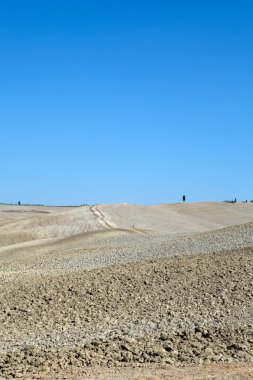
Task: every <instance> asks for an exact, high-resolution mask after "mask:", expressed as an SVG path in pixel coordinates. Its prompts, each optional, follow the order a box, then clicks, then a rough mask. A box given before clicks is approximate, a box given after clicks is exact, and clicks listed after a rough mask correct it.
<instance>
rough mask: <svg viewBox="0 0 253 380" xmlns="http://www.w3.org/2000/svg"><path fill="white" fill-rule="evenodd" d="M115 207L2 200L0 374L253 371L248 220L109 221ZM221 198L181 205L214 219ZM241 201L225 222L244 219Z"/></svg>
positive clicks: (234, 375)
mask: <svg viewBox="0 0 253 380" xmlns="http://www.w3.org/2000/svg"><path fill="white" fill-rule="evenodd" d="M123 206H124V207H125V208H127V206H125V205H123ZM123 206H117V207H116V206H115V207H114V208H112V211H111V207H112V206H110V207H109V206H108V207H107V206H103V207H102V208H101V206H94V207H96V208H95V209H94V210H90V208H85V210H84V211H83V210H82V209H81V208H80V209H76V210H74V209H73V210H72V209H70V210H67V211H66V212H65V211H64V210H60V212H59V210H58V209H56V210H54V209H51V208H47V209H45V210H41V209H40V208H38V210H37V209H36V210H35V209H32V210H30V209H29V208H27V210H26V209H25V212H26V213H25V216H24V210H23V209H22V213H21V212H18V210H16V209H15V210H16V211H15V210H14V211H15V213H16V214H17V215H16V214H15V213H14V212H13V210H9V209H8V208H6V207H7V206H6V207H5V208H4V210H3V212H2V216H1V217H2V219H0V220H1V223H2V227H1V231H0V380H2V379H11V378H20V379H26V380H28V379H41V380H46V379H47V380H53V379H61V380H63V379H68V380H70V379H86V378H87V379H92V380H109V379H114V380H120V379H123V380H124V379H125V380H126V379H136V380H144V379H147V380H168V379H185V380H193V379H226V380H228V379H229V380H235V379H238V380H239V379H251V378H253V223H246V224H239V225H233V220H231V223H230V224H231V225H230V226H229V227H227V228H219V229H211V230H208V231H204V232H203V231H202V232H194V233H193V232H190V230H189V231H188V232H180V233H178V232H170V233H165V232H162V233H161V232H159V231H156V232H154V231H152V232H151V231H149V230H147V229H145V228H140V226H139V227H138V228H137V227H136V226H134V227H133V228H127V229H122V228H111V227H110V226H111V225H112V224H113V219H112V215H113V216H114V218H115V220H116V221H118V222H119V221H121V219H120V218H122V212H123V211H122V210H121V209H122V207H123ZM225 206H226V207H227V205H225ZM225 206H224V205H220V204H217V205H216V206H215V207H216V208H214V209H212V205H209V204H208V205H205V207H204V206H202V205H197V206H196V207H195V206H194V205H193V206H192V207H193V211H194V213H195V214H194V215H193V214H192V212H193V211H192V210H191V209H189V208H188V209H189V210H188V209H187V210H186V211H187V213H189V212H191V215H190V216H189V218H195V219H196V217H197V216H198V217H199V215H200V213H201V215H202V217H203V216H204V217H207V219H208V218H209V219H210V218H211V219H212V223H214V222H215V225H216V224H217V221H218V220H219V219H220V214H219V213H218V214H217V210H216V209H219V210H223V209H224V207H225ZM239 206H240V205H239ZM239 206H238V207H239ZM124 207H123V208H124ZM164 207H165V206H163V208H162V210H163V209H164ZM178 207H179V206H177V212H179V211H180V213H181V212H186V211H185V209H184V208H182V207H183V206H182V207H181V206H180V207H181V208H180V209H179V210H178ZM203 207H204V208H203ZM206 207H208V213H207V212H206V211H205V208H206ZM240 207H241V208H240ZM240 207H239V208H237V209H236V210H235V209H230V208H229V210H228V211H227V212H228V214H227V221H226V223H228V219H229V217H228V215H229V213H231V215H235V214H236V215H237V214H238V215H237V217H236V218H237V219H236V220H239V219H242V220H244V221H245V218H246V216H247V218H249V219H250V218H252V216H251V213H250V211H251V209H250V208H247V209H246V206H245V205H242V206H240ZM128 208H129V207H128ZM128 208H127V209H128ZM181 209H182V210H181ZM242 209H243V213H244V214H243V215H242ZM101 210H102V212H101ZM108 210H109V211H110V212H111V214H110V215H111V216H110V215H109V216H108V215H107V214H108V212H109V211H108ZM119 210H120V211H119ZM35 211H36V212H35ZM128 211H129V210H128ZM151 211H152V210H148V211H147V210H146V209H145V208H144V210H142V212H144V213H146V212H148V213H151ZM158 211H159V207H156V209H155V212H156V214H155V215H156V218H157V224H156V225H157V226H158V224H159V223H160V224H159V225H162V223H163V218H164V216H163V214H161V215H160V216H159V218H161V219H159V223H158ZM246 211H247V212H246ZM29 212H30V214H31V215H28V214H29ZM152 212H153V211H152ZM159 212H160V211H159ZM170 212H171V211H170ZM173 212H174V211H173ZM209 212H210V215H211V216H210V215H209ZM220 212H221V211H220ZM196 213H197V214H196ZM38 214H39V216H38ZM86 214H87V215H86ZM6 215H7V216H6ZM26 215H28V217H26ZM34 215H35V216H34ZM50 215H51V216H50ZM145 215H146V214H145ZM166 215H167V214H166ZM245 215H246V216H245ZM105 216H106V217H107V219H105ZM84 217H86V219H85V218H84ZM134 217H136V215H135V216H134ZM166 217H167V216H166ZM180 217H181V216H180ZM73 218H74V219H73ZM83 218H84V221H83ZM90 218H91V219H90ZM131 218H132V214H131V215H130V214H129V215H128V219H129V220H128V223H130V222H131V223H132V219H131ZM138 218H139V219H138ZM138 218H137V219H138V220H141V219H140V215H139V216H138ZM189 218H188V219H187V220H188V222H187V223H190V222H189V221H190V219H189ZM238 218H239V219H238ZM195 219H194V220H195ZM211 219H210V220H211ZM143 220H145V221H146V219H145V218H144V219H143ZM180 220H181V219H180ZM102 222H103V223H105V227H104V230H103V225H102V224H103V223H102ZM19 223H21V224H19ZM110 223H111V224H110ZM122 223H123V222H122ZM124 223H125V222H124ZM124 223H123V224H124ZM166 223H167V222H166ZM192 223H193V222H192ZM208 223H210V221H209V222H208ZM97 224H99V225H100V227H101V229H102V230H101V231H92V228H93V227H94V228H95V227H96V225H97ZM146 224H148V222H147V223H146ZM151 224H152V223H151ZM169 224H170V226H171V231H172V230H173V220H172V219H171V221H170V222H169ZM20 226H22V228H21V227H20ZM31 226H32V229H31ZM84 226H86V227H87V231H85V232H83V233H78V232H79V230H81V229H82V228H83V227H84ZM12 227H13V228H12ZM86 227H85V228H86ZM209 227H210V225H209ZM191 228H192V225H190V229H191ZM194 228H195V227H194ZM30 232H32V235H31V236H30V235H29V233H30ZM49 232H50V233H51V235H52V234H53V235H52V236H51V235H50V233H49ZM72 233H73V234H72ZM54 234H55V237H54ZM71 234H72V235H71ZM59 236H60V237H59ZM62 236H63V237H62Z"/></svg>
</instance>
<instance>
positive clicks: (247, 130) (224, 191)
mask: <svg viewBox="0 0 253 380" xmlns="http://www.w3.org/2000/svg"><path fill="white" fill-rule="evenodd" d="M0 128H1V149H0V160H1V165H0V175H1V187H0V202H17V201H21V202H31V203H45V204H56V205H57V204H81V203H89V204H92V203H114V202H129V203H140V204H153V203H174V202H179V201H181V197H182V195H183V194H186V196H187V199H188V201H191V202H195V201H204V200H211V201H215V200H224V199H232V198H235V197H237V198H238V199H253V176H252V167H253V149H252V146H253V3H252V2H251V1H243V0H242V1H233V0H232V1H226V0H220V1H216V0H212V1H209V0H206V1H194V0H192V1H180V0H179V1H169V0H167V1H161V0H156V1H149V0H145V1H144V0H143V1H141V0H135V1H132V0H128V1H125V0H122V1H110V0H108V1H102V0H100V1H99V0H93V1H90V0H89V1H88V0H87V1H86V0H82V1H75V0H72V1H52V0H51V1H47V0H44V1H39V0H38V1H27V0H23V1H1V0H0Z"/></svg>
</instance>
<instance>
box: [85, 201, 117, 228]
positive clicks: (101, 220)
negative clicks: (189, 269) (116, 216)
mask: <svg viewBox="0 0 253 380" xmlns="http://www.w3.org/2000/svg"><path fill="white" fill-rule="evenodd" d="M90 210H91V212H92V213H93V215H94V216H95V218H96V220H97V222H98V223H99V224H100V225H101V226H102V227H104V228H105V229H112V228H113V227H112V226H111V225H110V224H109V223H108V222H107V221H106V220H105V217H104V215H103V214H102V212H101V211H100V210H99V209H98V207H97V206H96V205H95V206H91V207H90Z"/></svg>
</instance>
